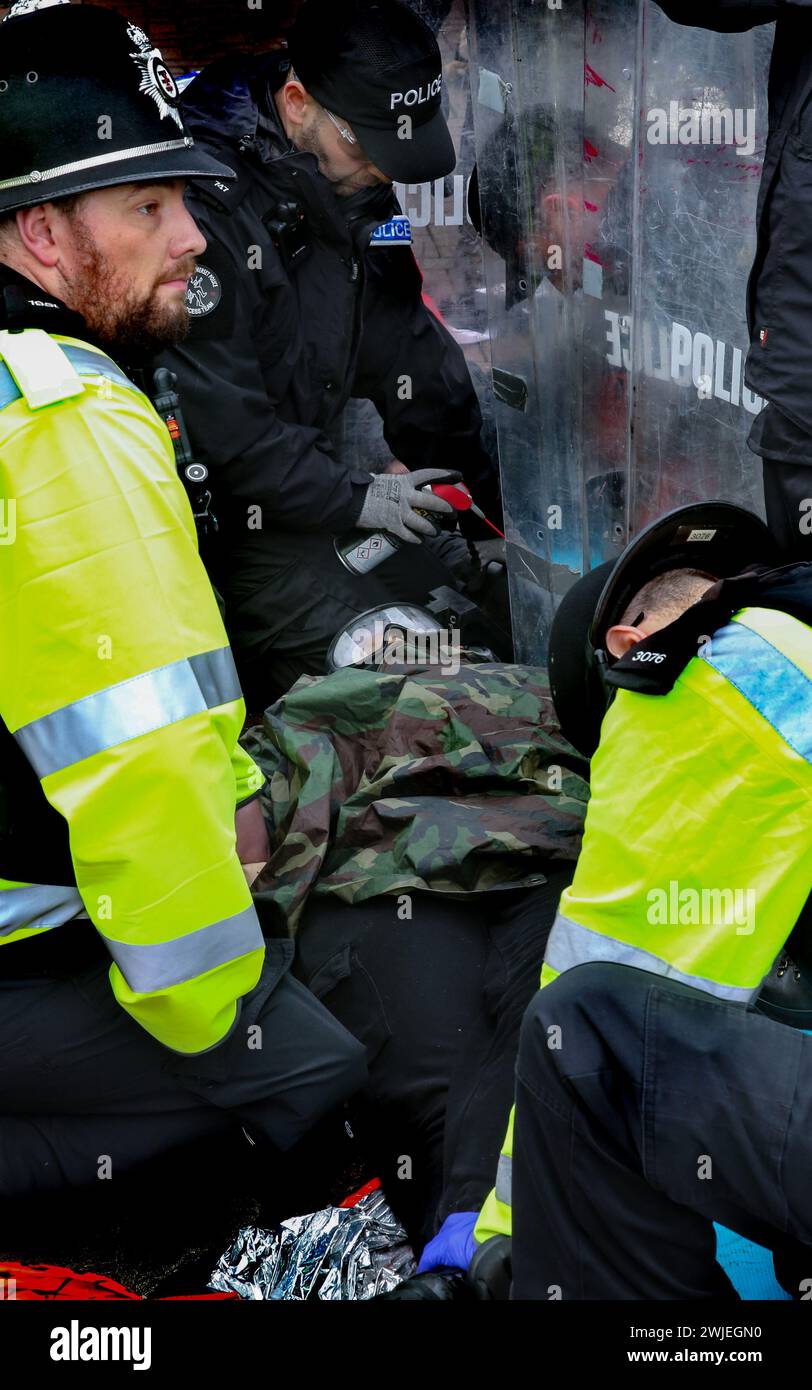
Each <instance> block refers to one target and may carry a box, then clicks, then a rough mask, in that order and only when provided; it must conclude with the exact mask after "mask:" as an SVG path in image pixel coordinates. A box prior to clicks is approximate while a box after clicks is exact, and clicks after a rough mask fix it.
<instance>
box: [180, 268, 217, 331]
mask: <svg viewBox="0 0 812 1390" xmlns="http://www.w3.org/2000/svg"><path fill="white" fill-rule="evenodd" d="M222 297H223V286H222V285H221V283H220V281H219V280H218V278H217V276H216V275H215V273H214V271H213V270H209V267H208V266H207V265H199V266H198V267H197V270H196V271H195V273H194V275H193V276H192V278H191V280H190V281H189V286H188V289H187V290H186V308H187V309H188V311H189V314H190V316H191V317H192V318H193V319H202V318H203V317H204V315H205V314H213V313H214V310H215V309H216V308H217V305H218V304H219V303H220V300H221V299H222Z"/></svg>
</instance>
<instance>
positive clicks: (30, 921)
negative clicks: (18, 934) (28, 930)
mask: <svg viewBox="0 0 812 1390" xmlns="http://www.w3.org/2000/svg"><path fill="white" fill-rule="evenodd" d="M84 910H85V907H84V903H83V902H82V899H81V897H80V896H79V894H78V892H77V890H76V889H75V888H67V887H64V888H63V887H59V886H56V885H53V886H52V885H51V884H49V883H27V884H26V885H25V886H24V887H23V888H2V889H0V937H3V936H11V935H12V933H13V932H15V931H22V929H23V928H24V927H38V928H41V929H42V930H44V931H50V929H51V928H52V927H61V926H62V924H63V922H69V921H70V920H71V918H73V917H77V916H78V915H79V913H80V912H81V913H84ZM3 959H5V957H3Z"/></svg>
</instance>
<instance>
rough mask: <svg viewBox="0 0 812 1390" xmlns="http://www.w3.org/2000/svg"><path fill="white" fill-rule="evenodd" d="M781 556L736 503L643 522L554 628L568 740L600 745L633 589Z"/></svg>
mask: <svg viewBox="0 0 812 1390" xmlns="http://www.w3.org/2000/svg"><path fill="white" fill-rule="evenodd" d="M779 559H780V557H779V555H778V549H777V546H776V543H775V541H774V540H773V537H772V536H771V534H770V532H769V531H768V529H767V527H766V526H765V525H764V522H763V521H761V520H760V518H759V517H757V516H755V515H754V514H753V513H752V512H748V511H746V510H745V508H744V507H738V506H734V505H733V504H732V503H730V502H716V501H713V502H699V503H690V504H689V505H688V506H684V507H676V508H675V509H674V510H673V511H670V512H667V513H666V514H665V516H662V517H659V518H658V519H657V520H656V521H652V522H651V523H650V524H649V525H648V526H646V527H644V529H643V530H642V531H640V532H639V534H638V535H637V536H635V537H634V539H633V540H631V541H630V542H629V544H628V545H627V546H626V549H625V550H624V551H623V554H622V555H621V556H620V557H619V559H618V560H616V561H612V560H609V561H607V562H606V563H605V564H603V565H599V566H598V567H597V568H596V569H594V570H590V572H589V573H588V574H585V575H584V576H583V578H582V579H579V580H577V581H576V582H575V583H574V584H573V585H572V587H571V588H570V589H568V590H567V593H566V594H565V595H564V597H563V599H562V600H561V603H560V605H559V607H558V611H557V612H556V615H555V619H554V620H553V625H552V629H551V632H550V652H549V665H550V688H551V692H552V697H553V702H554V704H555V708H556V713H557V714H558V718H559V721H560V724H561V729H562V732H563V733H564V735H565V737H566V738H568V739H569V740H570V742H571V743H573V744H575V747H576V748H578V749H579V751H580V752H582V753H584V754H585V756H586V757H591V756H592V754H593V753H594V752H595V749H596V748H597V746H598V741H599V739H600V729H601V723H602V722H603V716H604V714H605V713H606V709H607V706H608V704H609V700H610V698H611V691H610V690H609V689H608V688H607V685H606V683H605V680H604V678H603V677H604V673H605V672H606V670H607V669H608V663H609V661H610V660H611V658H610V657H609V655H608V653H607V651H606V646H605V643H606V634H607V632H608V631H609V629H610V628H611V627H614V625H615V624H616V623H619V622H620V620H621V618H622V617H623V614H624V613H625V612H626V609H627V608H628V606H629V604H630V603H631V601H632V599H633V598H634V596H635V594H636V593H638V592H639V590H640V589H641V588H642V587H643V585H644V584H646V583H648V581H649V580H651V579H655V578H656V577H657V575H659V574H665V573H666V572H667V571H669V570H678V569H693V570H699V571H701V572H704V573H705V574H708V575H710V576H712V577H713V578H714V579H727V578H729V577H730V576H731V575H734V574H740V573H741V571H742V570H744V569H746V568H747V567H748V566H750V565H775V564H776V563H778V561H779Z"/></svg>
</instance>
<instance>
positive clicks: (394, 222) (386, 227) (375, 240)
mask: <svg viewBox="0 0 812 1390" xmlns="http://www.w3.org/2000/svg"><path fill="white" fill-rule="evenodd" d="M369 244H370V246H411V244H412V224H411V222H410V221H409V219H408V217H404V216H403V214H402V213H398V214H397V215H396V216H395V217H392V218H390V220H389V221H388V222H382V223H381V225H380V227H376V228H375V230H374V232H373V233H372V236H371V237H370V239H369Z"/></svg>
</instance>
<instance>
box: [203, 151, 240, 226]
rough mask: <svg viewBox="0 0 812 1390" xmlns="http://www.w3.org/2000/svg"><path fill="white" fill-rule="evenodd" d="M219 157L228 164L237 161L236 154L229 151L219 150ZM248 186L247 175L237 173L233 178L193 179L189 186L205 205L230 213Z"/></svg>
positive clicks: (237, 205) (238, 203)
mask: <svg viewBox="0 0 812 1390" xmlns="http://www.w3.org/2000/svg"><path fill="white" fill-rule="evenodd" d="M220 157H222V159H223V161H224V162H226V163H228V164H232V165H233V164H235V163H236V162H237V157H236V155H234V154H233V153H232V152H231V151H229V152H228V154H226V153H225V152H224V151H223V152H221V155H220V156H218V158H220ZM250 186H251V180H250V178H249V177H248V176H247V175H245V176H243V177H240V176H239V174H238V175H237V177H236V178H233V179H205V180H203V179H201V180H200V181H199V182H198V181H197V180H195V179H192V180H191V187H192V189H193V191H194V196H195V198H196V199H198V200H199V201H200V202H201V203H205V204H206V206H207V207H213V208H216V209H217V210H218V211H219V212H227V213H232V212H233V211H234V210H235V208H237V207H239V205H240V203H241V202H242V200H243V198H244V197H245V195H246V194H247V193H248V191H249V188H250Z"/></svg>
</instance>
